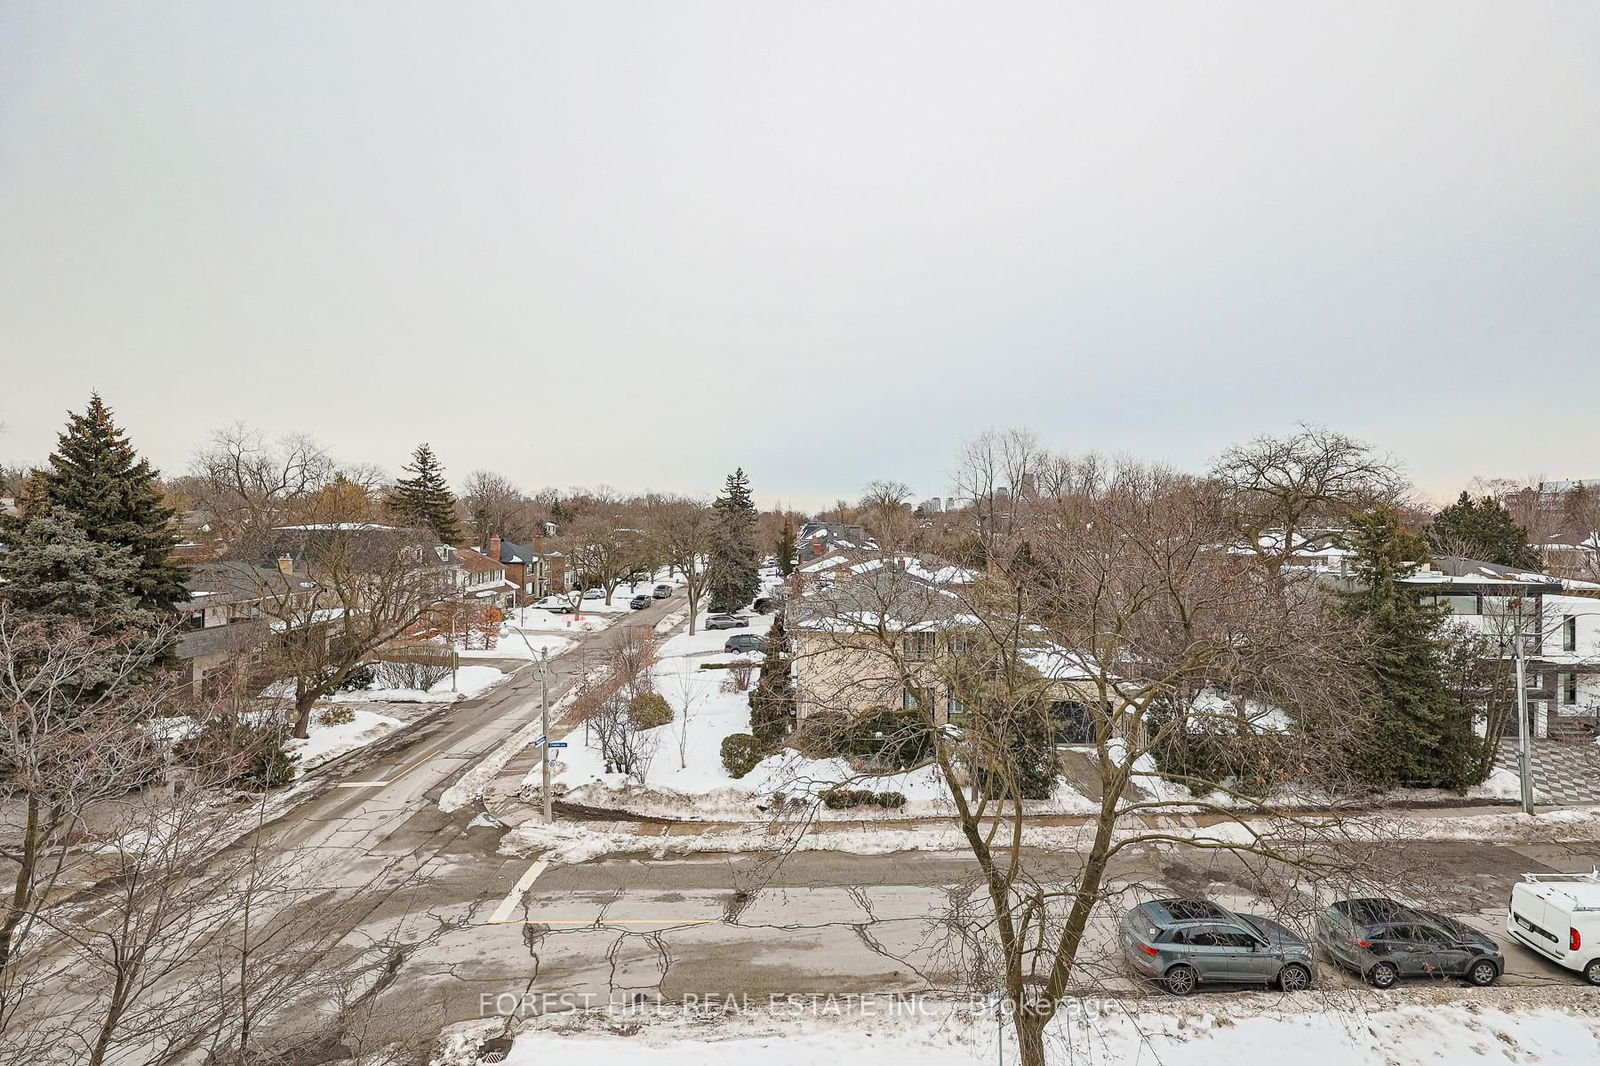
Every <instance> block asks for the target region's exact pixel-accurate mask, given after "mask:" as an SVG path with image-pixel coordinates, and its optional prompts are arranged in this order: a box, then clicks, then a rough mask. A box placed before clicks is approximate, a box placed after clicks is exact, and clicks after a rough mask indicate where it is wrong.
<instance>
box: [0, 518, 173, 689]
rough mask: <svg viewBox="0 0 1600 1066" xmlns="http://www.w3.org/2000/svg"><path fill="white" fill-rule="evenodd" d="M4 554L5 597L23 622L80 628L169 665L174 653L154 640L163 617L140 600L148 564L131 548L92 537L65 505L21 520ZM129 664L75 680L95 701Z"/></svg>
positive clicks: (94, 667)
mask: <svg viewBox="0 0 1600 1066" xmlns="http://www.w3.org/2000/svg"><path fill="white" fill-rule="evenodd" d="M7 538H8V540H7V545H6V550H5V551H4V552H0V600H4V601H6V603H7V604H8V605H9V606H10V608H11V609H12V610H13V611H15V612H16V613H17V615H19V616H20V617H21V618H22V619H24V620H26V621H29V622H37V623H42V624H43V625H44V626H46V627H47V629H48V628H49V627H54V626H56V625H62V624H76V625H78V626H82V627H84V628H87V629H89V630H91V631H93V632H95V633H97V634H100V635H102V636H105V637H108V638H115V639H117V640H119V641H126V642H128V647H129V648H130V650H135V651H137V652H138V655H139V657H140V660H136V661H143V662H144V664H145V665H146V666H147V667H148V669H149V670H154V669H155V668H157V667H159V666H161V665H163V664H164V663H165V661H166V655H167V653H168V651H169V650H170V649H169V648H168V647H167V646H166V644H165V643H164V642H163V640H158V639H157V638H156V637H155V636H154V635H152V634H153V633H154V632H155V631H156V630H157V628H158V620H157V617H156V612H155V611H154V610H152V609H150V608H149V607H147V606H145V605H144V604H143V603H142V602H141V599H140V596H139V592H138V582H139V579H140V577H141V574H142V568H141V566H140V560H139V559H138V557H136V556H135V555H134V553H133V551H132V550H131V549H129V548H125V547H122V546H120V545H109V544H103V543H100V542H99V541H96V540H93V539H91V538H90V537H89V536H88V534H86V533H85V532H84V531H83V529H82V528H80V527H79V526H78V525H77V523H75V522H74V521H73V520H72V518H71V516H70V515H68V513H67V511H66V509H65V508H62V507H57V508H55V509H54V510H52V511H50V512H48V513H40V512H38V511H35V512H34V513H33V514H32V515H31V516H29V517H27V518H25V519H22V520H21V521H19V522H17V523H15V524H14V525H13V526H12V528H11V530H10V531H9V532H8V533H7ZM127 665H128V663H127V662H126V661H122V660H120V659H119V660H117V661H116V662H115V663H114V664H111V665H108V664H106V663H102V662H99V661H94V660H91V661H88V662H85V663H84V664H83V665H82V667H81V668H80V669H78V670H77V671H76V672H75V677H74V680H75V682H76V684H77V685H78V686H79V687H80V688H81V689H82V690H83V694H84V695H85V697H87V698H92V696H93V694H94V693H96V692H102V691H104V689H105V687H106V686H109V685H113V684H118V683H123V684H125V683H127V682H128V681H130V680H138V679H141V678H142V677H144V676H148V672H147V671H140V672H139V674H140V677H139V678H130V677H129V676H127V675H125V674H121V673H120V671H121V670H122V669H123V668H125V667H126V666H127Z"/></svg>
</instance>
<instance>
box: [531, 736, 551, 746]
mask: <svg viewBox="0 0 1600 1066" xmlns="http://www.w3.org/2000/svg"><path fill="white" fill-rule="evenodd" d="M547 739H549V734H548V733H547V734H545V736H542V737H540V738H539V739H538V740H536V741H534V742H533V746H534V747H536V748H537V747H538V746H539V745H540V744H543V743H544V742H545V741H546V740H547Z"/></svg>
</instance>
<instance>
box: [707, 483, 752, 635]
mask: <svg viewBox="0 0 1600 1066" xmlns="http://www.w3.org/2000/svg"><path fill="white" fill-rule="evenodd" d="M714 510H715V511H716V516H717V518H716V528H715V529H714V530H713V531H712V535H711V557H710V559H709V560H708V562H707V564H706V588H707V590H708V591H709V592H710V594H711V609H712V610H713V611H736V610H738V609H739V608H741V607H743V606H745V605H746V604H748V603H750V602H751V601H752V600H754V599H755V597H756V593H757V592H759V591H760V590H761V572H760V571H761V568H760V560H759V558H758V557H757V554H756V538H755V530H756V507H755V504H754V503H752V502H751V500H750V482H749V481H748V480H747V479H746V478H745V476H744V469H743V468H742V467H741V468H739V469H737V470H735V471H734V472H733V473H731V474H729V475H728V480H727V481H726V483H724V485H723V489H722V495H721V496H719V497H717V502H716V504H715V505H714Z"/></svg>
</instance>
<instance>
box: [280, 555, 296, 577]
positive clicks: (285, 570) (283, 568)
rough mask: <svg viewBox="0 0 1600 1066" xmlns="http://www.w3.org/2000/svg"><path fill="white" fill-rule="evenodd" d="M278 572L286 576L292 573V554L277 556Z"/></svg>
mask: <svg viewBox="0 0 1600 1066" xmlns="http://www.w3.org/2000/svg"><path fill="white" fill-rule="evenodd" d="M278 573H280V574H283V575H284V576H286V577H287V576H288V575H290V574H293V573H294V556H292V555H280V556H278Z"/></svg>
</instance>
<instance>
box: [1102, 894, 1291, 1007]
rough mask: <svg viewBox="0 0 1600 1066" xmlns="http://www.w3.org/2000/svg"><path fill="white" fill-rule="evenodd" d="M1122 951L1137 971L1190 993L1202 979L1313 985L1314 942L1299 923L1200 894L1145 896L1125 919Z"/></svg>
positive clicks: (1287, 987) (1181, 992) (1174, 990)
mask: <svg viewBox="0 0 1600 1066" xmlns="http://www.w3.org/2000/svg"><path fill="white" fill-rule="evenodd" d="M1122 953H1123V955H1125V956H1126V957H1127V959H1128V963H1129V965H1130V966H1132V967H1133V970H1134V972H1135V973H1137V974H1139V975H1140V976H1143V977H1148V978H1151V979H1152V980H1156V981H1160V982H1161V983H1162V984H1163V985H1165V986H1166V989H1167V991H1169V992H1171V993H1172V994H1173V995H1177V996H1186V995H1188V994H1189V993H1190V992H1193V991H1194V990H1195V988H1196V987H1197V986H1198V985H1201V984H1275V985H1277V986H1278V987H1279V988H1281V989H1283V990H1284V991H1285V992H1298V991H1301V990H1302V989H1306V988H1310V987H1311V979H1312V977H1313V975H1314V973H1315V971H1314V969H1313V968H1312V965H1311V946H1310V945H1309V944H1307V943H1306V941H1305V938H1304V937H1302V936H1300V935H1298V934H1297V933H1295V932H1294V930H1292V929H1290V928H1288V927H1287V926H1285V925H1282V924H1280V923H1278V922H1275V921H1273V920H1272V919H1271V918H1263V917H1261V916H1260V915H1256V914H1235V913H1234V912H1232V911H1230V910H1226V909H1224V908H1222V907H1219V906H1217V905H1216V904H1215V903H1212V902H1210V901H1209V900H1203V899H1161V900H1156V901H1154V902H1152V903H1141V904H1139V906H1137V907H1135V908H1133V910H1131V911H1129V912H1128V913H1127V914H1126V915H1124V916H1123V918H1122Z"/></svg>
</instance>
